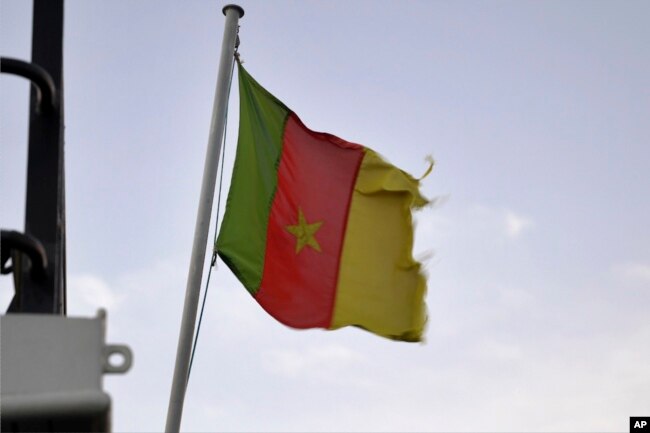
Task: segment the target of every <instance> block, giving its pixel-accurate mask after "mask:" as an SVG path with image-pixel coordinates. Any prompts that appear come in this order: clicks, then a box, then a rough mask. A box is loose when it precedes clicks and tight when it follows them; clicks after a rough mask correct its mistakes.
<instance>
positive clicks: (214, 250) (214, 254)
mask: <svg viewBox="0 0 650 433" xmlns="http://www.w3.org/2000/svg"><path fill="white" fill-rule="evenodd" d="M235 55H236V56H237V50H236V49H235ZM234 70H235V62H233V64H232V69H231V70H230V84H229V85H228V99H230V89H231V88H232V76H233V72H234ZM228 105H229V104H226V116H225V123H224V128H223V137H222V143H223V146H222V149H223V151H222V152H221V174H220V176H219V193H218V194H217V217H216V222H215V228H214V241H213V243H212V245H213V248H212V258H211V259H210V268H209V270H208V277H207V278H206V281H205V290H204V292H203V302H201V313H200V314H199V323H198V324H197V326H196V334H195V335H194V343H193V344H192V354H191V355H190V365H189V367H188V369H187V383H189V381H190V374H191V373H192V364H193V363H194V354H195V353H196V346H197V343H198V341H199V332H201V322H202V321H203V311H204V310H205V301H206V299H207V298H208V288H209V286H210V276H211V275H212V268H213V267H215V264H216V262H217V230H218V229H219V210H220V209H221V188H222V186H223V166H224V161H225V160H226V135H227V134H226V133H227V131H228ZM185 386H186V387H187V385H185Z"/></svg>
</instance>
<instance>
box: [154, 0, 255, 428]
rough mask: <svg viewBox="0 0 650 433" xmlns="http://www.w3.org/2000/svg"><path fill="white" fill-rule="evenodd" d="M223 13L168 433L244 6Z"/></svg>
mask: <svg viewBox="0 0 650 433" xmlns="http://www.w3.org/2000/svg"><path fill="white" fill-rule="evenodd" d="M223 14H224V15H225V16H226V24H225V26H224V31H223V42H222V44H221V59H220V60H219V73H218V75H217V89H216V92H215V95H214V105H213V109H212V120H211V122H210V135H209V138H208V149H207V152H206V155H205V165H204V167H203V181H202V184H201V196H200V198H199V210H198V213H197V216H196V227H195V228H194V244H193V246H192V257H191V259H190V268H189V272H188V275H187V287H186V289H185V304H184V306H183V318H182V320H181V329H180V333H179V336H178V349H177V351H176V365H175V367H174V378H173V380H172V388H171V393H170V396H169V408H168V411H167V424H166V425H165V432H167V433H178V431H179V430H180V426H181V417H182V415H183V401H184V400H185V390H186V387H187V374H188V369H189V363H190V355H191V351H192V340H193V337H194V326H195V324H196V311H197V308H198V305H199V295H200V289H201V277H202V274H203V263H204V261H205V250H206V244H207V242H208V232H209V229H210V216H211V213H212V201H213V198H214V186H215V183H216V179H217V168H218V165H219V156H220V154H221V142H222V138H223V132H224V127H225V120H226V109H227V106H228V88H229V87H230V81H231V80H232V75H231V73H232V66H233V62H234V54H235V42H236V40H237V27H238V26H237V23H238V21H239V18H241V17H243V16H244V9H242V8H241V7H240V6H237V5H232V4H230V5H226V6H224V8H223Z"/></svg>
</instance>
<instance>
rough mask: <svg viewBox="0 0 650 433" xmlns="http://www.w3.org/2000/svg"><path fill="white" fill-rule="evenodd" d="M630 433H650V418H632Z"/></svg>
mask: <svg viewBox="0 0 650 433" xmlns="http://www.w3.org/2000/svg"><path fill="white" fill-rule="evenodd" d="M630 432H638V433H645V432H649V433H650V416H631V417H630Z"/></svg>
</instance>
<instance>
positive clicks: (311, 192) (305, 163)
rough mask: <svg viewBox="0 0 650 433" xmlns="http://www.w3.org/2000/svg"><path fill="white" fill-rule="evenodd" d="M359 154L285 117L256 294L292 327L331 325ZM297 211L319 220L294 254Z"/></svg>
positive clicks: (360, 149) (356, 148) (358, 150)
mask: <svg viewBox="0 0 650 433" xmlns="http://www.w3.org/2000/svg"><path fill="white" fill-rule="evenodd" d="M362 158H363V147H362V146H360V145H358V144H353V143H348V142H347V141H344V140H341V139H340V138H338V137H335V136H333V135H329V134H323V133H317V132H313V131H311V130H309V129H307V127H305V126H304V125H303V124H302V122H301V121H300V119H298V117H297V116H296V115H295V114H293V113H292V114H291V115H290V116H289V119H288V120H287V124H286V127H285V131H284V140H283V148H282V157H281V159H280V165H279V167H278V187H277V190H276V193H275V196H274V199H273V204H272V206H271V215H270V217H269V225H268V230H267V241H266V253H265V259H264V272H263V275H262V283H261V285H260V289H259V291H258V292H257V294H256V296H255V298H256V299H257V301H258V302H259V303H260V305H261V306H262V307H264V309H265V310H266V311H268V312H269V314H271V315H272V316H273V317H275V318H276V319H277V320H279V321H280V322H282V323H284V324H285V325H288V326H292V327H294V328H312V327H322V328H328V327H329V325H330V322H331V319H332V309H333V307H334V298H335V294H336V285H337V278H338V267H339V260H340V253H341V246H342V242H343V237H344V234H345V233H344V231H345V227H346V222H347V216H348V215H347V214H348V209H349V204H350V198H351V194H352V188H353V187H354V182H355V180H356V176H357V171H358V168H359V164H360V163H361V159H362ZM299 209H301V210H302V212H303V214H304V216H305V219H306V222H307V224H313V223H316V222H322V225H321V226H320V228H319V229H318V231H317V232H316V233H315V234H314V238H315V239H316V241H317V242H318V244H319V245H320V249H321V251H320V252H318V251H316V250H315V249H313V248H312V247H311V246H309V245H306V246H304V248H303V249H302V250H301V251H300V252H298V253H296V242H297V239H296V236H294V235H293V234H291V233H290V232H289V231H288V230H287V228H286V227H287V226H291V225H298V212H299Z"/></svg>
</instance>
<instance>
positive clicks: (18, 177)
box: [0, 0, 650, 431]
mask: <svg viewBox="0 0 650 433" xmlns="http://www.w3.org/2000/svg"><path fill="white" fill-rule="evenodd" d="M239 4H240V5H241V6H243V7H244V9H245V10H246V15H245V16H244V17H243V19H242V20H241V22H240V24H241V30H240V36H241V47H240V51H241V54H242V58H243V59H244V61H245V62H246V63H245V65H246V67H247V69H248V71H249V72H250V73H251V74H252V75H253V76H254V77H255V78H256V79H257V80H258V81H260V83H262V85H264V86H265V87H266V88H267V89H268V90H269V91H271V92H272V93H274V94H275V95H276V96H277V97H278V98H280V99H281V100H282V101H283V102H285V103H286V104H287V105H288V106H289V107H291V108H292V109H293V110H295V111H296V112H297V113H298V115H299V116H301V118H302V120H303V121H304V122H305V123H306V124H307V125H308V126H309V127H311V128H312V129H315V130H321V131H326V132H330V133H333V134H335V135H338V136H341V137H342V138H345V139H347V140H350V141H354V142H358V143H362V144H364V145H366V146H368V147H371V148H373V149H375V150H377V151H378V152H380V153H381V154H383V155H384V156H385V157H387V158H388V159H389V160H390V161H391V162H393V163H394V164H396V165H398V166H399V167H401V168H403V169H405V170H407V171H410V172H412V173H413V174H416V175H419V174H420V173H422V172H423V171H424V169H425V167H426V165H425V162H424V157H425V156H426V155H429V154H431V155H433V156H434V158H435V159H436V161H437V165H436V167H435V169H434V171H433V173H432V174H431V175H430V176H429V177H428V178H427V179H426V181H425V182H424V187H423V190H424V192H425V194H426V195H428V196H429V197H445V200H444V201H443V202H442V203H441V204H440V205H439V206H437V207H434V208H432V209H427V210H424V211H422V212H420V213H418V215H417V219H418V228H417V234H416V246H415V253H416V256H419V257H423V258H425V259H426V268H427V272H428V275H429V294H428V297H427V303H428V306H429V314H430V319H429V326H428V332H427V342H426V343H425V344H423V345H418V344H415V345H414V344H402V343H396V342H392V341H388V340H384V339H382V338H379V337H376V336H374V335H372V334H369V333H365V332H363V331H360V330H357V329H345V330H340V331H334V332H325V331H321V330H311V331H295V330H291V329H288V328H286V327H284V326H283V325H280V324H279V323H277V322H275V321H274V320H273V319H272V318H271V317H269V316H268V315H267V314H266V313H265V312H264V311H263V310H262V309H261V308H260V307H259V306H258V305H257V304H256V303H255V301H254V300H253V299H251V298H250V296H249V295H248V293H247V292H246V290H245V289H244V288H243V287H242V286H241V285H240V284H239V283H238V282H237V281H236V280H235V278H234V277H233V276H232V275H231V274H230V272H229V271H228V270H227V269H226V268H225V267H224V266H222V265H220V266H219V269H218V271H217V272H216V274H213V280H212V281H213V282H212V284H211V288H210V294H209V297H208V301H207V309H206V316H205V319H204V324H203V328H202V336H201V340H200V343H199V349H198V353H197V358H196V360H195V365H194V369H193V372H192V377H191V380H190V384H189V389H188V395H187V400H186V406H185V412H184V421H183V428H184V429H185V430H188V431H217V430H218V431H441V430H444V431H627V429H628V417H629V416H631V415H648V414H649V412H648V408H650V394H648V389H650V369H649V368H648V365H649V362H650V346H648V344H647V342H648V341H650V319H649V316H648V312H647V309H648V305H650V248H649V247H648V246H649V245H650V229H649V227H648V221H650V204H649V201H648V198H647V196H648V187H649V185H650V175H649V174H648V171H647V170H648V169H647V167H648V164H649V163H650V146H649V144H650V123H649V122H648V119H650V78H649V77H650V48H649V47H650V27H648V17H650V3H648V2H644V1H638V2H634V1H626V2H614V1H611V2H602V1H590V2H587V1H545V2H532V1H529V2H519V1H517V2H515V1H512V2H508V1H491V2H469V1H454V2H451V1H449V2H437V1H409V2H394V1H352V2H343V1H329V2H325V1H274V2H263V1H242V2H240V3H239ZM223 5H224V4H222V3H217V2H214V1H195V2H185V3H183V4H181V3H180V2H173V1H156V2H154V1H151V0H149V1H145V0H141V1H137V2H132V1H125V0H122V1H80V0H77V1H73V0H68V1H67V2H66V15H65V20H66V23H65V42H64V48H65V71H64V73H65V116H66V176H67V178H66V186H67V191H66V202H67V218H68V227H67V231H68V280H69V287H68V296H69V299H70V301H69V310H70V312H71V314H76V315H85V316H88V315H94V314H95V311H96V309H97V308H99V307H106V308H107V309H108V339H109V341H111V342H116V343H125V344H129V345H130V346H131V347H132V348H133V350H134V352H135V365H134V367H133V369H132V370H131V372H129V373H128V374H127V375H126V376H109V377H106V379H105V388H106V389H107V390H108V391H109V392H110V394H111V395H112V397H113V426H114V430H115V431H158V430H161V429H163V426H164V421H165V414H166V410H167V402H168V396H169V395H168V393H169V389H170V385H171V373H172V369H173V362H174V356H175V350H176V342H177V335H178V326H179V323H180V315H181V310H182V302H183V296H184V290H185V279H186V274H187V267H188V262H189V256H190V248H191V242H192V234H193V230H194V221H195V216H196V209H197V199H198V195H199V188H200V179H201V174H202V168H203V157H204V154H205V146H206V141H207V135H208V128H209V119H210V114H211V113H210V111H211V105H212V98H213V93H214V87H215V80H216V69H217V62H218V58H219V50H220V46H221V36H222V32H223V23H224V19H223V15H222V14H221V8H222V6H223ZM30 39H31V5H30V2H25V1H11V0H0V52H1V54H2V55H3V56H12V57H19V58H24V59H28V58H29V56H30V43H31V41H30ZM28 90H29V87H28V85H27V84H26V82H24V81H23V80H20V79H18V78H15V77H10V76H6V75H3V76H2V81H1V88H0V92H1V104H0V110H1V111H0V116H1V117H0V119H1V121H2V122H1V125H0V128H1V129H0V144H1V153H0V158H1V159H0V181H1V190H0V192H1V194H0V197H2V206H1V209H2V213H1V214H0V216H1V221H0V223H1V226H2V227H3V228H7V229H19V230H20V229H22V228H23V221H22V220H23V215H24V210H23V207H24V192H25V182H24V177H25V165H26V153H27V145H26V140H27V120H28V115H27V114H28V105H27V102H28ZM230 107H231V112H230V117H229V125H228V137H227V148H226V164H225V168H226V172H225V176H224V179H225V185H224V194H225V192H226V191H227V186H228V183H229V178H230V170H231V167H232V156H233V154H234V149H235V147H234V146H235V142H236V136H237V133H236V130H237V120H238V119H237V118H238V95H237V91H236V86H235V87H234V88H233V92H232V95H231V99H230ZM222 211H223V209H222ZM211 236H212V235H211ZM12 290H13V289H12V288H11V285H10V282H9V278H7V277H5V278H3V279H2V280H1V281H0V301H1V302H2V303H1V305H3V306H4V305H7V303H8V301H9V298H10V294H11V291H12ZM3 308H4V307H3Z"/></svg>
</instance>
